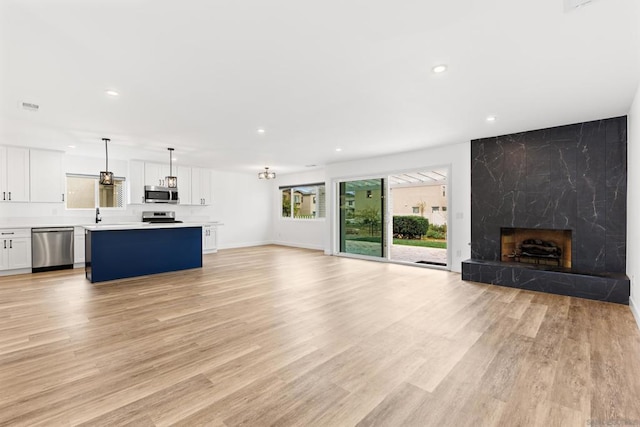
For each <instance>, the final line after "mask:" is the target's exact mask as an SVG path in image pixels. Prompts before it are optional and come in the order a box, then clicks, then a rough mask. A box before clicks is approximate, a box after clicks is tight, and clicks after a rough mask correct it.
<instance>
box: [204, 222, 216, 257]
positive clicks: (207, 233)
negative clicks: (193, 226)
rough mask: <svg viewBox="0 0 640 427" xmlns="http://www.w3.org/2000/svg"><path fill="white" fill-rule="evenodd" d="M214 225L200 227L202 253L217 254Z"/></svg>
mask: <svg viewBox="0 0 640 427" xmlns="http://www.w3.org/2000/svg"><path fill="white" fill-rule="evenodd" d="M216 228H217V227H216V226H215V225H203V226H202V253H205V254H209V253H213V252H218V239H217V236H216Z"/></svg>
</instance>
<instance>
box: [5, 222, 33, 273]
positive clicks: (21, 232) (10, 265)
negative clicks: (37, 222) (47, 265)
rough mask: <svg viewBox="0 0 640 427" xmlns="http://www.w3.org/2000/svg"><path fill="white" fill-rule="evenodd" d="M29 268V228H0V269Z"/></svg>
mask: <svg viewBox="0 0 640 427" xmlns="http://www.w3.org/2000/svg"><path fill="white" fill-rule="evenodd" d="M26 268H31V229H30V228H19V229H0V270H17V269H26Z"/></svg>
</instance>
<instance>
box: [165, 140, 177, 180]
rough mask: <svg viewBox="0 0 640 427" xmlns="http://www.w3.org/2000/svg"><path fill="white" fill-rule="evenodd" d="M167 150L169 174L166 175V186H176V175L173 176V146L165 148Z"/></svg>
mask: <svg viewBox="0 0 640 427" xmlns="http://www.w3.org/2000/svg"><path fill="white" fill-rule="evenodd" d="M167 150H169V176H167V177H166V180H167V187H169V188H178V177H177V176H173V148H167Z"/></svg>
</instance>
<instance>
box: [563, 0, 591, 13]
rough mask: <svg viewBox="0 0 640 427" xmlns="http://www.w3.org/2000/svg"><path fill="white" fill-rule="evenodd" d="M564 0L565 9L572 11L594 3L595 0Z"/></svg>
mask: <svg viewBox="0 0 640 427" xmlns="http://www.w3.org/2000/svg"><path fill="white" fill-rule="evenodd" d="M563 1H564V11H565V12H571V11H572V10H575V9H578V8H580V7H582V6H586V5H588V4H589V3H593V2H594V1H595V0H563Z"/></svg>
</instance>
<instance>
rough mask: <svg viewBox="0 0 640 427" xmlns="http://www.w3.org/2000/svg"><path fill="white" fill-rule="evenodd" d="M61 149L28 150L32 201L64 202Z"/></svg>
mask: <svg viewBox="0 0 640 427" xmlns="http://www.w3.org/2000/svg"><path fill="white" fill-rule="evenodd" d="M62 155H63V153H62V152H61V151H49V150H33V149H32V150H30V153H29V157H30V161H29V171H30V173H29V175H30V180H29V182H30V189H31V201H32V202H48V203H56V202H58V203H62V202H64V196H65V191H64V172H63V171H62Z"/></svg>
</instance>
